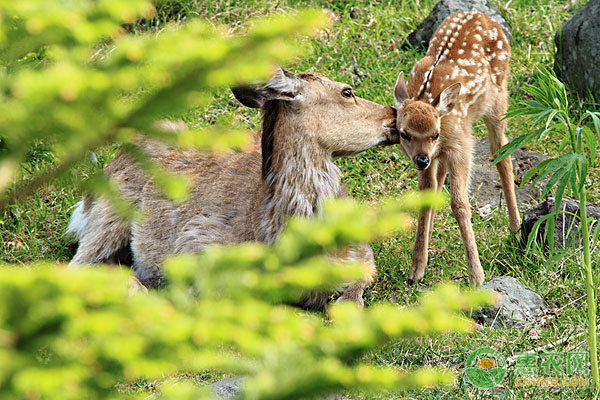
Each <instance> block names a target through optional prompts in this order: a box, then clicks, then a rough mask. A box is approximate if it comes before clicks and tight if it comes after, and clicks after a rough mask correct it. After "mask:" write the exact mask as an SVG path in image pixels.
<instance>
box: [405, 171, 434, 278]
mask: <svg viewBox="0 0 600 400" xmlns="http://www.w3.org/2000/svg"><path fill="white" fill-rule="evenodd" d="M418 178H419V190H427V189H435V165H433V164H432V165H431V166H430V167H429V168H427V169H426V170H424V171H419V172H418ZM432 217H433V215H432V210H431V209H428V210H423V211H420V212H419V220H418V222H417V234H416V236H415V243H414V245H413V255H412V265H411V268H410V272H409V274H408V282H409V283H414V282H416V281H419V280H421V279H422V278H423V275H424V274H425V267H426V266H427V248H428V247H429V238H430V231H431V228H432V225H433V223H432V221H431V219H432Z"/></svg>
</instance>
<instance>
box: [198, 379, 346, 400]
mask: <svg viewBox="0 0 600 400" xmlns="http://www.w3.org/2000/svg"><path fill="white" fill-rule="evenodd" d="M243 380H244V377H241V376H236V377H234V378H230V379H224V380H222V381H218V382H215V383H213V384H211V385H209V388H210V389H211V390H212V392H213V394H214V395H215V397H216V398H217V399H220V400H230V399H235V398H237V397H238V395H239V393H240V392H241V391H242V382H243ZM318 399H322V400H344V399H346V396H344V395H342V394H331V395H329V396H323V397H319V398H318Z"/></svg>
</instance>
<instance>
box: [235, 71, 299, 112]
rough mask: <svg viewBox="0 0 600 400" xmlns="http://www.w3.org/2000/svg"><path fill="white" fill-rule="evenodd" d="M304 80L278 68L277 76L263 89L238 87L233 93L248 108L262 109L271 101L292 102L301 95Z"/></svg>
mask: <svg viewBox="0 0 600 400" xmlns="http://www.w3.org/2000/svg"><path fill="white" fill-rule="evenodd" d="M301 86H302V80H301V79H298V78H297V77H296V75H294V74H292V73H290V72H288V71H286V70H284V69H282V68H280V67H277V70H276V71H275V74H274V75H273V77H272V78H271V80H269V82H267V83H266V84H265V85H264V86H263V87H260V88H252V87H250V86H238V87H235V88H232V89H231V91H232V92H233V95H234V96H235V98H236V99H238V101H239V102H240V103H242V104H243V105H245V106H246V107H250V108H262V107H263V106H264V104H265V103H266V102H267V101H269V100H284V101H290V100H293V99H294V98H296V96H298V94H299V93H300V87H301Z"/></svg>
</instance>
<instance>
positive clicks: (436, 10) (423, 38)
mask: <svg viewBox="0 0 600 400" xmlns="http://www.w3.org/2000/svg"><path fill="white" fill-rule="evenodd" d="M461 11H478V12H480V13H482V14H485V15H487V16H488V17H490V18H492V19H493V20H494V21H496V22H497V23H499V24H500V26H501V27H502V30H503V31H504V33H505V34H506V37H507V38H508V40H509V42H510V40H511V39H512V31H511V28H510V25H508V23H507V22H506V21H505V20H504V18H502V16H501V15H500V13H499V12H498V10H496V9H495V8H494V7H492V5H491V4H490V3H489V2H488V1H487V0H440V1H438V2H437V4H436V5H435V7H433V10H431V12H430V13H429V15H428V16H427V18H425V20H424V21H423V22H421V23H420V24H419V26H417V29H415V30H414V31H413V32H411V34H410V35H408V38H407V39H408V42H409V43H410V44H411V45H412V46H415V47H418V46H421V47H424V48H427V47H428V46H429V39H431V36H433V33H434V32H435V30H436V29H437V27H438V26H440V24H441V23H442V21H443V20H444V19H445V18H446V17H448V16H449V15H452V14H454V13H457V12H461ZM405 47H406V44H405Z"/></svg>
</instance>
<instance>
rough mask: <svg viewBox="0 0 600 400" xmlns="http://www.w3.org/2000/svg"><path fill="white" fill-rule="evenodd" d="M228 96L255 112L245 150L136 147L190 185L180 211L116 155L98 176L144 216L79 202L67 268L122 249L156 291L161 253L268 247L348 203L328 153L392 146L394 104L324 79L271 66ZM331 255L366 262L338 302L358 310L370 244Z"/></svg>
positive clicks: (315, 305) (323, 298)
mask: <svg viewBox="0 0 600 400" xmlns="http://www.w3.org/2000/svg"><path fill="white" fill-rule="evenodd" d="M233 92H234V95H235V97H236V98H237V99H238V100H239V101H240V102H241V103H242V104H243V105H245V106H248V107H252V108H261V109H262V110H263V130H262V133H261V132H259V133H257V134H256V135H255V138H254V139H255V140H254V144H253V145H252V146H251V148H249V149H247V150H246V151H244V152H241V153H232V154H228V155H226V156H223V155H221V156H218V155H207V154H202V153H199V152H179V151H175V150H171V149H168V148H167V147H166V146H164V145H159V144H155V143H150V142H143V143H142V144H141V146H142V147H143V148H144V150H145V151H146V152H147V153H148V154H149V155H150V156H151V157H152V158H153V159H155V160H156V161H158V162H159V163H161V164H162V165H163V166H164V167H166V168H168V169H170V170H175V171H178V172H182V173H185V174H187V175H188V176H189V177H190V178H191V179H192V181H193V182H194V186H193V190H192V192H191V194H190V196H189V199H188V200H187V202H185V203H184V204H182V205H179V206H177V205H175V204H173V203H171V202H169V201H168V200H166V199H164V198H163V197H161V196H160V195H159V194H158V193H157V191H156V188H155V187H154V185H153V184H152V182H151V181H150V180H149V179H148V178H147V177H146V176H145V175H144V174H143V172H142V171H141V170H140V169H139V168H138V167H137V166H136V165H135V163H133V162H132V161H131V160H130V158H129V157H128V156H127V155H126V153H123V152H122V153H120V154H119V155H118V156H117V157H116V158H115V159H114V160H113V161H111V162H110V163H109V164H108V165H107V166H106V167H105V171H106V173H108V174H109V175H110V176H112V177H113V178H114V179H115V180H116V181H117V182H119V184H120V186H121V190H122V192H123V194H124V196H125V197H126V198H127V199H129V200H130V201H132V202H133V203H135V204H137V205H138V206H139V207H141V208H142V209H143V211H144V214H145V215H146V218H145V219H144V220H143V221H134V222H133V223H130V222H128V221H126V220H123V219H121V218H119V217H117V216H116V214H115V213H114V212H113V211H112V210H111V208H110V205H109V203H108V202H107V201H106V200H103V199H101V198H100V199H92V198H90V197H86V198H85V199H84V200H83V201H82V202H80V203H79V205H78V206H77V208H76V210H75V212H74V213H73V216H72V217H71V222H70V224H69V231H71V232H74V233H75V234H76V236H77V238H78V239H79V248H78V250H77V253H76V254H75V257H74V258H73V260H72V261H71V263H72V264H94V263H103V262H110V261H112V260H113V258H114V257H115V255H116V254H118V253H119V252H120V251H121V249H123V248H127V246H129V245H130V246H131V251H132V254H133V268H134V270H135V272H136V274H137V276H138V278H139V279H140V281H141V282H142V283H144V284H147V285H156V284H158V283H160V280H161V279H162V278H163V273H162V270H161V262H162V261H163V259H164V258H165V257H166V256H167V255H169V254H173V253H180V252H199V251H201V250H202V249H204V248H205V247H206V246H208V245H210V244H215V243H220V244H224V243H240V242H244V241H260V242H265V243H272V242H274V241H275V240H276V239H277V237H278V235H279V234H280V232H281V231H282V229H283V228H284V224H285V222H286V220H287V219H288V218H289V217H291V216H294V215H297V216H303V217H310V216H312V215H313V214H315V213H316V212H317V210H318V208H319V205H320V203H321V202H322V201H323V200H325V199H329V198H335V197H344V196H347V194H346V191H345V189H344V187H343V186H342V184H341V182H340V179H341V173H340V170H339V169H338V168H337V166H336V165H335V164H334V162H333V157H334V156H339V155H351V154H356V153H359V152H362V151H364V150H367V149H370V148H371V147H373V146H376V145H380V144H392V143H397V142H398V133H397V130H396V129H395V118H396V114H395V110H394V109H393V108H392V107H389V106H383V105H379V104H376V103H373V102H370V101H367V100H363V99H360V98H358V97H356V96H355V95H354V93H353V91H352V88H351V87H349V86H348V85H346V84H343V83H338V82H334V81H332V80H330V79H328V78H327V77H326V76H324V75H322V74H317V73H305V74H299V75H297V76H296V75H293V74H291V73H289V72H287V71H284V70H282V69H278V70H277V71H276V73H275V75H274V77H273V78H272V79H271V80H270V81H269V82H268V83H267V84H266V85H265V86H263V87H261V88H251V87H239V88H236V89H234V90H233ZM336 257H337V258H338V259H339V260H360V261H363V262H364V263H366V264H367V265H368V267H369V273H368V276H366V278H365V280H364V281H360V282H354V283H349V284H348V285H346V286H345V287H344V288H340V290H343V293H342V295H341V297H340V299H342V300H352V301H355V302H357V303H359V304H361V305H362V303H363V300H362V293H363V289H364V288H365V287H366V286H367V285H368V284H369V283H370V282H371V281H372V280H373V279H374V278H375V275H376V269H375V263H374V258H373V253H372V250H371V247H370V246H369V245H367V244H364V245H357V246H354V247H352V248H347V249H345V250H342V251H340V253H337V254H336ZM330 295H331V293H318V294H314V293H313V294H310V295H307V296H306V299H305V301H304V304H303V306H304V307H306V308H311V309H319V308H322V307H323V306H324V305H325V304H326V302H327V300H328V298H329V296H330Z"/></svg>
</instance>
